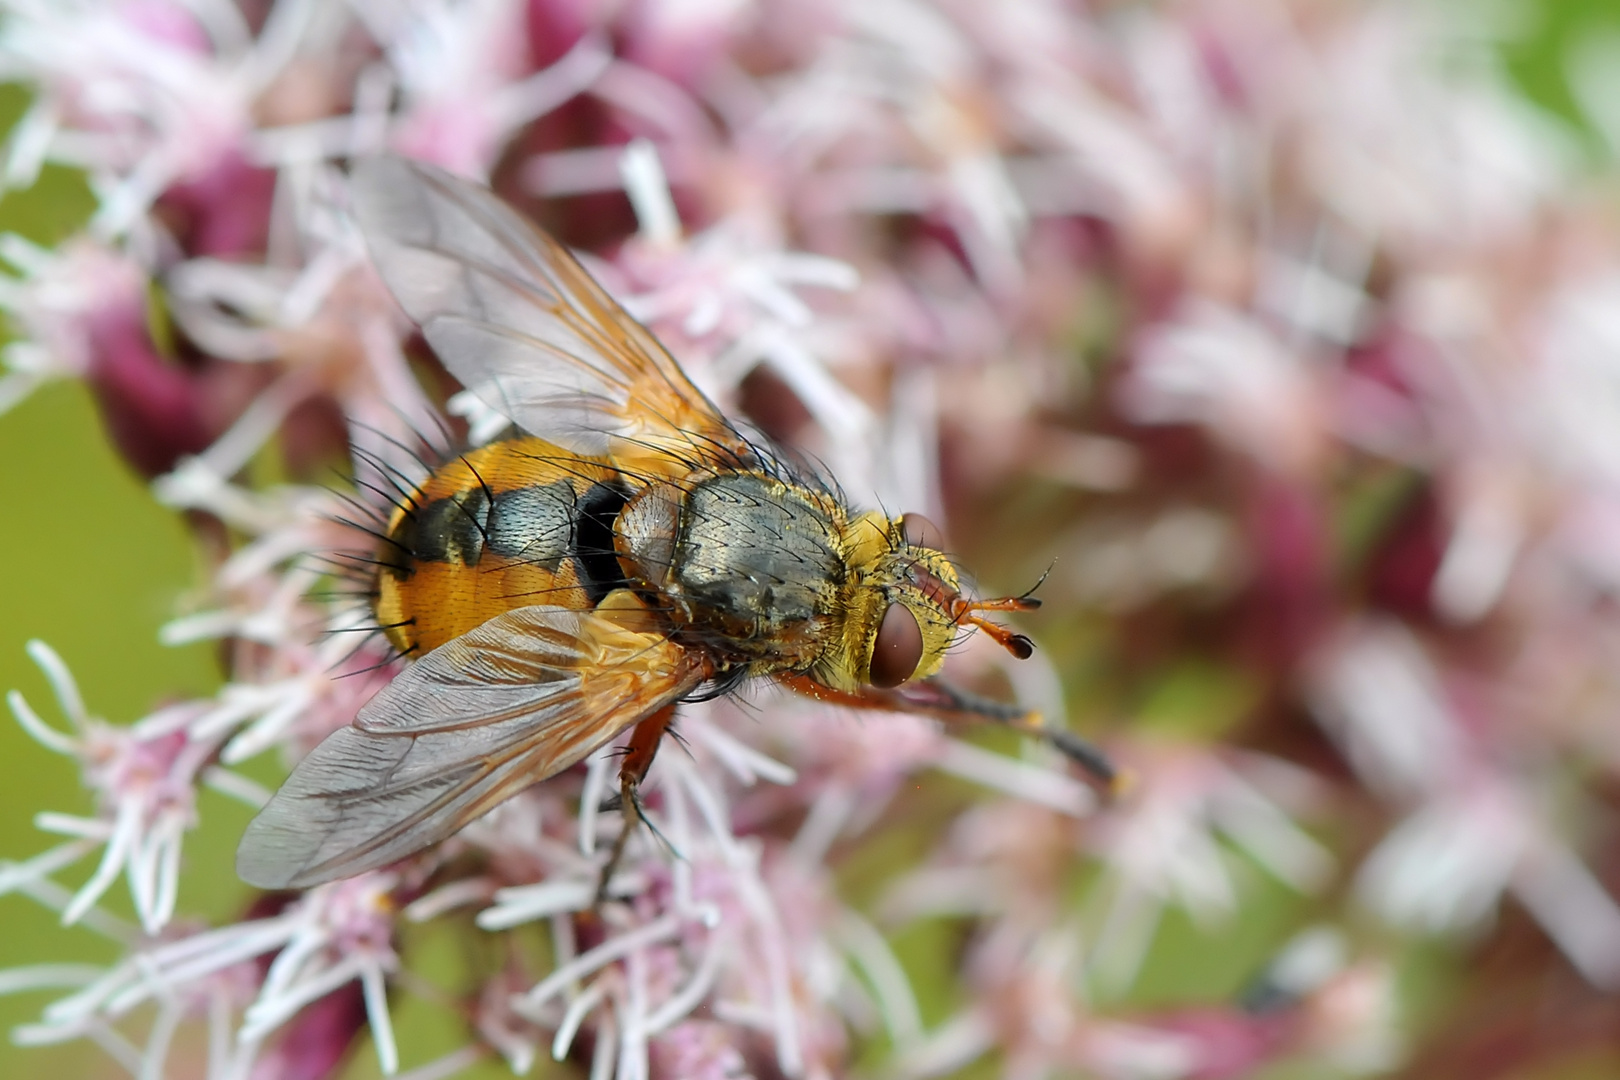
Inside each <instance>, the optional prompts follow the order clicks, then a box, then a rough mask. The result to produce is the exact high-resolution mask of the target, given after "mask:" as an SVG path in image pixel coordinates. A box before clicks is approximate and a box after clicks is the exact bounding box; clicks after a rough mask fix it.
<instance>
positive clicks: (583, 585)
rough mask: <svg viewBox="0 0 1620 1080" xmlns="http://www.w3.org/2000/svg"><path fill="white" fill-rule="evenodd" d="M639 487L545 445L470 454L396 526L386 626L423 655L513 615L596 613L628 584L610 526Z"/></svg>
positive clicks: (401, 514) (429, 486) (391, 534)
mask: <svg viewBox="0 0 1620 1080" xmlns="http://www.w3.org/2000/svg"><path fill="white" fill-rule="evenodd" d="M636 486H639V485H633V484H631V483H629V482H627V481H626V479H625V477H624V476H623V474H621V473H620V472H618V471H617V470H616V469H614V468H613V467H612V466H611V465H609V464H608V463H606V462H604V461H602V460H599V459H595V458H585V457H579V456H577V455H574V454H570V453H568V452H567V451H565V450H562V449H560V448H559V447H556V446H553V445H552V444H551V443H548V442H545V441H544V440H541V439H534V438H523V439H514V440H511V441H509V442H500V443H493V444H491V445H489V446H485V447H482V448H480V449H478V450H475V451H472V452H470V453H468V454H466V455H464V456H463V457H461V458H460V459H458V460H456V461H454V462H452V463H450V464H448V465H446V466H445V467H443V468H442V469H440V470H439V471H437V472H435V473H434V474H433V475H432V476H431V477H429V478H428V479H427V481H426V482H425V483H423V484H422V485H421V487H419V488H418V489H417V490H416V491H414V492H412V494H411V496H410V498H409V499H408V500H406V503H405V504H404V505H401V506H399V507H397V508H396V509H395V511H394V514H393V516H392V517H391V518H390V520H389V523H388V534H387V535H388V539H387V543H386V544H385V546H384V550H383V551H382V552H381V553H380V556H379V561H381V562H382V563H383V564H384V565H383V568H382V569H381V570H380V571H379V573H378V575H377V601H376V605H377V623H378V625H380V626H382V627H383V628H384V629H385V630H386V632H387V634H388V639H389V641H391V642H392V643H393V645H394V647H395V648H397V649H399V650H400V652H402V653H407V654H419V653H422V652H427V651H429V650H432V649H435V648H438V647H439V646H440V645H443V644H444V643H445V642H447V641H450V640H451V639H453V638H457V637H460V636H461V635H462V634H465V633H466V632H467V631H469V630H472V629H473V628H474V627H476V626H478V625H480V624H481V623H483V622H485V621H487V620H489V619H491V618H493V617H495V616H496V615H500V614H502V613H503V612H506V611H510V610H512V609H513V608H520V607H528V606H530V605H534V604H549V605H555V606H559V607H568V608H576V609H580V610H585V609H589V608H592V607H595V606H596V604H597V603H598V602H599V601H600V600H601V599H602V598H603V597H604V596H606V595H607V594H608V593H609V592H611V591H612V590H613V589H614V588H617V587H619V586H620V585H622V584H623V577H622V571H621V569H620V567H619V563H618V559H617V557H616V555H615V552H614V543H613V524H614V520H615V519H616V518H617V516H618V513H619V511H620V510H621V509H622V508H623V507H624V504H625V500H626V499H627V498H628V496H629V495H630V494H631V493H632V492H633V490H634V488H635V487H636Z"/></svg>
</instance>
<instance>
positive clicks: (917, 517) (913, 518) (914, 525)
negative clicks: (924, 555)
mask: <svg viewBox="0 0 1620 1080" xmlns="http://www.w3.org/2000/svg"><path fill="white" fill-rule="evenodd" d="M900 531H901V532H902V533H904V534H905V537H906V543H908V544H910V545H911V546H912V547H920V548H928V549H929V550H930V551H944V550H945V534H944V533H942V532H940V531H939V526H938V525H935V524H934V523H933V522H932V521H929V520H928V519H927V518H925V517H923V516H922V515H921V514H902V515H900Z"/></svg>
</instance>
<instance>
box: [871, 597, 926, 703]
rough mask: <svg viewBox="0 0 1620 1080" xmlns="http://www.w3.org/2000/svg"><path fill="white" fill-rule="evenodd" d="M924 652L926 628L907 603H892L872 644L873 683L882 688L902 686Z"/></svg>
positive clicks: (920, 660)
mask: <svg viewBox="0 0 1620 1080" xmlns="http://www.w3.org/2000/svg"><path fill="white" fill-rule="evenodd" d="M922 653H923V639H922V629H921V628H920V627H919V626H918V625H917V616H915V615H913V614H912V613H911V609H910V608H908V607H906V605H904V604H890V605H889V610H888V611H885V612H884V613H883V623H882V625H880V626H879V627H878V632H877V643H876V644H875V645H874V646H873V648H872V667H871V673H872V674H871V678H872V685H873V686H876V687H878V688H879V689H882V690H887V689H889V688H890V687H892V686H899V685H900V684H901V683H903V682H905V681H906V680H907V679H909V678H911V676H912V673H913V672H915V671H916V670H917V665H918V664H919V663H921V662H922Z"/></svg>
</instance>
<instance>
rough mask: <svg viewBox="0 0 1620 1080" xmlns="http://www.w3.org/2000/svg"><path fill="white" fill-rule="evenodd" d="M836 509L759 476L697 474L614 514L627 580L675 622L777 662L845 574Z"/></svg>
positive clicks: (812, 494)
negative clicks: (652, 595) (676, 617)
mask: <svg viewBox="0 0 1620 1080" xmlns="http://www.w3.org/2000/svg"><path fill="white" fill-rule="evenodd" d="M842 521H843V508H842V507H841V506H840V505H839V504H838V502H837V500H835V499H833V498H832V497H831V496H829V495H826V494H825V493H823V492H820V491H817V490H815V489H812V488H808V487H803V486H800V485H796V484H790V483H787V482H785V481H782V480H778V479H776V478H774V477H771V476H767V475H765V474H762V473H751V472H727V473H713V474H699V475H696V476H694V477H690V478H688V479H686V480H684V481H682V482H681V483H678V484H674V483H672V484H663V485H657V486H655V487H652V488H649V489H647V490H646V491H644V492H640V493H638V494H637V495H636V496H635V497H634V498H632V499H631V500H630V502H629V503H628V504H627V505H626V506H625V509H624V511H623V512H622V513H621V514H620V517H619V526H618V537H617V542H618V546H619V555H620V561H621V563H622V564H623V565H624V567H625V570H626V573H627V575H628V576H631V577H634V578H637V579H639V580H640V581H643V582H645V583H646V584H647V585H648V586H649V587H650V588H651V589H653V590H654V591H657V592H659V593H661V594H663V595H664V597H665V598H666V599H667V600H668V601H669V603H670V605H671V607H672V608H673V609H676V610H677V611H678V612H679V614H680V616H681V618H682V619H683V620H685V621H689V622H690V623H692V624H693V625H694V626H695V627H696V628H697V629H699V630H702V631H708V632H712V633H713V634H714V635H716V637H717V640H720V641H724V642H726V643H728V644H730V645H732V646H734V647H735V648H736V649H737V650H738V651H739V652H740V653H741V654H743V655H746V656H750V657H760V658H770V659H779V660H781V661H783V664H784V666H786V665H787V664H789V663H793V662H796V660H797V659H798V658H799V657H800V656H801V655H802V654H803V651H804V649H805V647H806V639H807V636H811V635H813V634H814V633H815V630H814V628H816V627H819V626H820V625H821V624H823V623H825V622H826V621H828V620H829V619H830V618H831V617H832V615H833V613H834V612H835V610H836V604H837V597H838V592H839V589H840V587H841V586H842V584H843V582H844V579H845V577H846V561H845V557H844V552H843V547H842V533H843V528H842Z"/></svg>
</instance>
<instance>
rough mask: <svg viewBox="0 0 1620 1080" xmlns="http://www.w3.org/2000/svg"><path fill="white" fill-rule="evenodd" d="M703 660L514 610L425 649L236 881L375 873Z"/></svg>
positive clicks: (643, 713) (696, 669)
mask: <svg viewBox="0 0 1620 1080" xmlns="http://www.w3.org/2000/svg"><path fill="white" fill-rule="evenodd" d="M708 674H709V670H708V666H707V663H706V661H705V660H704V659H703V658H702V656H701V655H700V654H698V653H695V652H690V651H688V650H685V649H682V648H680V647H679V646H677V645H675V644H673V643H671V642H670V641H669V640H668V639H667V638H665V637H663V636H662V635H659V634H649V633H637V632H634V631H630V630H626V629H624V628H623V627H622V626H620V625H619V624H618V623H617V622H614V621H613V620H612V619H610V618H608V617H605V616H603V615H601V614H598V613H595V612H581V611H569V610H567V609H564V608H553V607H528V608H519V609H518V610H516V611H509V612H507V613H506V614H504V615H500V616H497V617H496V618H493V619H491V620H489V621H488V622H486V623H484V624H483V625H482V626H480V627H478V628H477V629H476V630H473V631H471V632H470V633H467V634H464V635H462V636H461V637H459V638H457V639H456V640H454V641H451V642H449V643H447V644H445V645H442V646H440V647H439V648H437V649H434V650H433V651H432V652H430V653H428V654H427V655H426V656H423V657H422V658H421V659H420V660H417V661H416V662H415V663H414V664H412V665H411V666H410V667H408V668H406V669H405V670H404V671H403V672H401V673H400V674H399V675H398V676H396V677H395V679H394V681H393V682H391V683H389V684H388V685H387V686H386V687H384V688H383V689H382V690H381V691H379V692H378V694H377V696H376V697H375V698H373V699H372V700H371V702H370V703H369V704H367V705H366V707H365V708H364V709H362V710H360V715H359V716H358V717H357V718H356V719H355V722H354V724H353V725H352V726H350V727H346V728H343V729H341V730H339V731H336V732H334V733H333V734H332V735H331V736H330V737H329V738H327V740H326V741H325V742H323V743H321V744H320V745H319V746H317V747H316V748H315V749H314V751H312V752H311V753H310V754H309V756H308V757H306V758H304V760H303V761H301V762H299V763H298V766H297V767H296V768H295V769H294V770H293V772H292V775H291V776H289V777H288V778H287V782H286V783H285V784H283V785H282V787H281V790H280V791H277V792H276V794H275V796H274V797H273V798H272V799H271V800H270V802H269V803H268V804H267V805H266V806H265V808H264V809H263V810H261V811H260V812H259V815H258V816H257V817H256V818H254V819H253V821H252V822H251V823H249V825H248V828H247V832H246V833H245V834H244V835H243V837H242V844H241V847H240V848H239V849H238V850H237V853H236V872H237V874H238V875H239V876H240V877H241V878H242V880H243V881H246V882H247V883H248V884H250V885H257V886H259V887H260V888H265V889H287V888H303V887H306V886H309V885H316V884H319V883H321V882H323V881H332V880H335V879H337V878H342V877H349V876H351V875H354V874H358V873H361V872H362V871H365V870H372V869H376V868H377V867H379V866H386V865H387V864H388V863H391V862H394V861H396V860H398V859H402V858H404V857H405V856H407V855H410V854H412V853H413V852H416V851H419V850H420V849H422V848H424V847H427V846H428V845H429V844H433V843H436V842H438V841H439V840H442V839H444V838H445V837H447V836H450V835H451V834H452V833H454V832H456V831H457V830H458V829H460V828H461V827H462V826H464V825H466V824H467V823H469V822H471V821H474V820H476V819H477V818H479V817H481V816H482V815H483V814H484V813H485V812H486V811H488V810H489V809H491V808H492V807H494V806H495V805H496V804H497V803H500V802H502V801H503V800H505V799H507V798H509V797H511V796H512V795H514V794H516V793H517V792H519V791H521V790H522V789H523V788H525V787H528V786H529V785H530V784H533V783H535V782H536V781H539V780H543V779H545V778H546V777H548V776H551V775H553V774H555V773H557V772H559V771H560V770H562V769H565V768H567V767H568V766H569V765H572V764H574V763H575V762H577V761H579V760H580V759H581V758H583V757H585V756H586V755H587V754H589V753H590V752H591V751H592V750H594V749H596V748H597V747H599V746H601V745H602V744H603V743H605V742H607V741H608V740H609V739H611V738H613V736H614V735H616V734H618V733H619V732H620V731H622V730H624V729H625V728H626V727H628V726H630V725H632V724H635V723H637V722H638V721H640V720H642V719H644V718H646V717H647V716H649V715H651V714H652V713H654V712H656V711H657V710H658V709H660V708H662V707H663V706H664V705H667V704H669V703H670V702H672V701H674V700H676V699H678V698H679V697H681V696H682V695H684V694H686V693H688V692H689V691H690V690H692V689H693V688H694V687H696V686H697V685H698V684H699V683H700V682H702V681H703V679H704V678H706V677H707V675H708Z"/></svg>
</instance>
